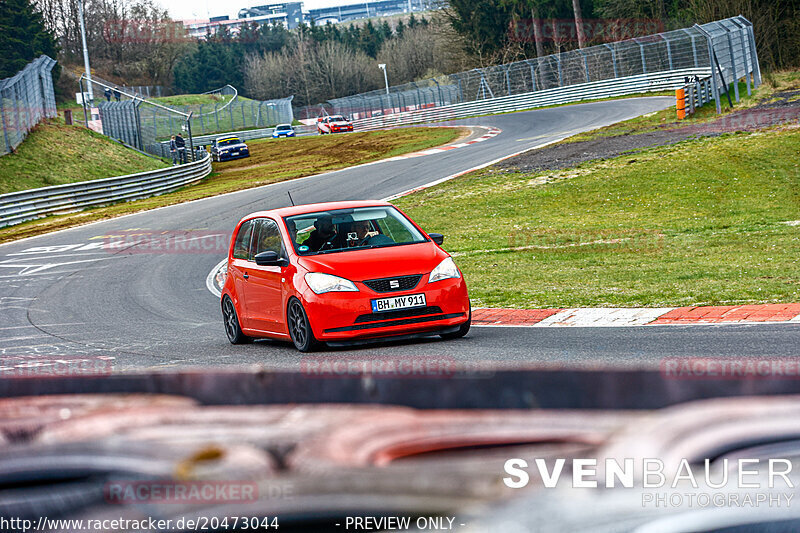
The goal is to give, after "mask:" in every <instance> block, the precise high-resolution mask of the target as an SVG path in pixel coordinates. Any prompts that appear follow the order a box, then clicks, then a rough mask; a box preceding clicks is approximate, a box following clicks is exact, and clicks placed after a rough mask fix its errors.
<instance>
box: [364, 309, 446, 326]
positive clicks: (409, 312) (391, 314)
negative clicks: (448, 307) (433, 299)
mask: <svg viewBox="0 0 800 533" xmlns="http://www.w3.org/2000/svg"><path fill="white" fill-rule="evenodd" d="M441 312H442V308H441V307H439V306H436V305H430V306H428V307H415V308H413V309H401V310H400V311H386V312H385V313H369V314H368V315H360V316H359V317H358V318H356V322H355V323H356V324H362V323H364V322H376V321H378V320H391V319H393V318H408V317H410V316H422V315H434V314H437V313H441Z"/></svg>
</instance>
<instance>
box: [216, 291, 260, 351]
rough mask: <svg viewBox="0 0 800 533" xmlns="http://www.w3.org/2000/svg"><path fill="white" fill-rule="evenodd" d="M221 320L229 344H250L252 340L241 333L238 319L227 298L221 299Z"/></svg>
mask: <svg viewBox="0 0 800 533" xmlns="http://www.w3.org/2000/svg"><path fill="white" fill-rule="evenodd" d="M222 319H223V321H224V323H225V334H226V335H227V336H228V340H229V341H231V344H246V343H248V342H252V340H253V339H252V338H251V337H248V336H247V335H245V334H244V333H242V328H241V327H240V326H239V317H238V316H237V315H236V308H235V307H234V306H233V302H232V301H231V299H230V297H229V296H227V295H226V296H225V298H223V299H222Z"/></svg>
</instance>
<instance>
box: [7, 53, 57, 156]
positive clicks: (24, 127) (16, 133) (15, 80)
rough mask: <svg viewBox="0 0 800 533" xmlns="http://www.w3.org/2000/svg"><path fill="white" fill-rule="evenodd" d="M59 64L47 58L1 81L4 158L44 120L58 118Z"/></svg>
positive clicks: (43, 57) (38, 60)
mask: <svg viewBox="0 0 800 533" xmlns="http://www.w3.org/2000/svg"><path fill="white" fill-rule="evenodd" d="M55 65H56V61H55V60H54V59H51V58H49V57H47V56H45V55H43V56H40V57H39V58H37V59H35V60H33V61H31V62H30V63H28V64H27V65H26V66H25V68H24V69H22V70H21V71H19V72H18V73H17V74H15V75H14V76H12V77H10V78H6V79H4V80H0V122H2V132H3V141H2V144H0V150H2V151H0V155H2V154H7V153H9V152H11V151H12V150H14V149H15V148H16V147H17V146H19V145H20V143H22V141H23V140H24V139H25V136H26V135H28V132H29V131H30V130H31V128H33V127H34V126H35V125H36V124H38V123H39V121H41V120H42V119H43V118H46V117H55V116H56V114H57V111H56V98H55V93H54V92H53V76H52V70H53V67H54V66H55Z"/></svg>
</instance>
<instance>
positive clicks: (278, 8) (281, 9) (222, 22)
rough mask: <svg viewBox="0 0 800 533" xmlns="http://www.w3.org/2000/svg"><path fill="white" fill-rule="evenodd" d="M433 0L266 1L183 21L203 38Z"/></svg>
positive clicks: (372, 13)
mask: <svg viewBox="0 0 800 533" xmlns="http://www.w3.org/2000/svg"><path fill="white" fill-rule="evenodd" d="M434 1H435V0H376V1H374V2H359V3H354V4H347V5H344V6H335V7H321V8H317V9H309V10H307V11H306V10H304V9H303V3H302V2H283V3H276V4H265V5H263V6H254V7H247V8H244V9H240V10H239V13H238V16H239V18H237V19H229V18H228V16H227V15H226V16H220V17H212V18H210V19H204V20H184V21H183V25H184V26H185V27H186V30H187V32H188V34H189V35H190V36H191V37H195V38H199V39H202V38H204V37H205V36H206V35H207V34H209V33H211V34H214V33H216V32H217V31H218V30H219V29H220V28H221V27H223V26H224V27H226V28H227V30H228V31H229V32H230V33H231V34H232V35H236V34H237V33H239V30H240V28H241V27H242V25H244V24H253V23H256V24H280V25H282V26H283V27H285V28H288V29H290V30H291V29H294V28H296V27H297V26H299V25H300V23H301V22H303V23H305V24H309V25H310V24H316V25H320V24H326V23H328V22H331V23H333V24H336V23H339V22H346V21H349V20H356V19H363V18H369V17H384V16H388V15H398V14H402V13H409V12H415V11H416V12H419V11H427V10H430V9H435V6H436V5H437V4H435V3H434Z"/></svg>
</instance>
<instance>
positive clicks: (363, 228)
mask: <svg viewBox="0 0 800 533" xmlns="http://www.w3.org/2000/svg"><path fill="white" fill-rule="evenodd" d="M353 231H354V232H355V233H356V235H357V236H358V240H357V241H356V244H355V246H372V245H381V244H394V241H393V240H392V239H390V238H389V237H387V236H386V235H384V234H383V233H381V232H379V231H376V230H374V229H373V226H372V222H371V221H369V220H359V221H358V222H355V223H353Z"/></svg>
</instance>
